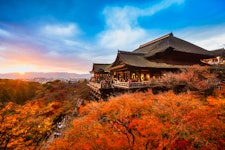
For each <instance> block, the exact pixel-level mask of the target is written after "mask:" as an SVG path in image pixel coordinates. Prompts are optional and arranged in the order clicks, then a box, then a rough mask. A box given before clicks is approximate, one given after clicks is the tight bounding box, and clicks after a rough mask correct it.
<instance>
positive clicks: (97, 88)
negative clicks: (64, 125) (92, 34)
mask: <svg viewBox="0 0 225 150" xmlns="http://www.w3.org/2000/svg"><path fill="white" fill-rule="evenodd" d="M224 55H225V50H224V49H219V50H213V51H208V50H206V49H204V48H201V47H199V46H196V45H194V44H192V43H190V42H187V41H185V40H182V39H180V38H177V37H175V36H174V35H173V34H172V33H170V34H167V35H164V36H162V37H160V38H157V39H155V40H153V41H150V42H147V43H145V44H142V45H140V46H139V48H137V49H135V50H134V51H132V52H126V51H118V53H117V56H116V59H115V61H114V62H113V63H112V64H96V63H94V64H93V69H92V71H91V73H92V74H93V77H92V78H91V80H90V82H89V84H88V85H89V87H90V88H91V90H92V91H91V92H92V95H94V96H95V97H96V98H99V99H100V98H101V96H103V97H105V96H107V93H109V91H110V89H127V90H130V89H140V88H149V87H151V80H152V79H154V78H160V77H161V76H162V75H165V73H166V72H168V71H169V72H171V71H172V72H175V71H178V70H179V69H181V68H187V67H190V66H192V65H196V64H198V65H211V64H218V63H224V61H223V59H222V58H223V56H224ZM98 93H100V94H101V96H100V97H99V95H98ZM104 94H106V95H104Z"/></svg>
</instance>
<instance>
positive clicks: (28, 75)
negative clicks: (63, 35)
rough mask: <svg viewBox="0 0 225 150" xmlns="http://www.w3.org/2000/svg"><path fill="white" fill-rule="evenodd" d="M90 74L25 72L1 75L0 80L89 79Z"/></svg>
mask: <svg viewBox="0 0 225 150" xmlns="http://www.w3.org/2000/svg"><path fill="white" fill-rule="evenodd" d="M90 77H91V75H90V74H77V73H67V72H47V73H45V72H26V73H24V74H20V73H1V74H0V78H1V79H34V78H47V79H49V78H51V79H80V78H86V79H89V78H90Z"/></svg>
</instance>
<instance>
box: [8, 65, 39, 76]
mask: <svg viewBox="0 0 225 150" xmlns="http://www.w3.org/2000/svg"><path fill="white" fill-rule="evenodd" d="M35 70H36V67H35V66H33V65H29V64H22V65H17V66H12V67H10V68H7V69H5V70H4V72H8V73H10V72H15V73H19V74H21V75H24V74H25V73H26V72H33V71H35Z"/></svg>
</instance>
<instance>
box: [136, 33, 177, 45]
mask: <svg viewBox="0 0 225 150" xmlns="http://www.w3.org/2000/svg"><path fill="white" fill-rule="evenodd" d="M171 36H172V37H173V33H172V32H171V33H169V34H166V35H164V36H161V37H159V38H157V39H155V40H152V41H150V42H147V43H145V44H142V45H140V46H139V48H143V47H145V46H148V45H150V44H153V43H155V42H158V41H160V40H162V39H165V38H167V37H171Z"/></svg>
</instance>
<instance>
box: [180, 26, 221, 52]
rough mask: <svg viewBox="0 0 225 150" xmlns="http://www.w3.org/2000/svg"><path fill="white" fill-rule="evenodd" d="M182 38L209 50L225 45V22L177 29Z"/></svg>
mask: <svg viewBox="0 0 225 150" xmlns="http://www.w3.org/2000/svg"><path fill="white" fill-rule="evenodd" d="M176 33H177V35H178V36H179V37H181V38H184V39H186V40H187V41H190V42H191V43H194V44H196V45H198V46H200V47H202V48H205V49H207V50H215V49H220V48H224V47H225V24H219V25H211V26H199V27H189V28H185V29H181V30H177V31H176Z"/></svg>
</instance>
